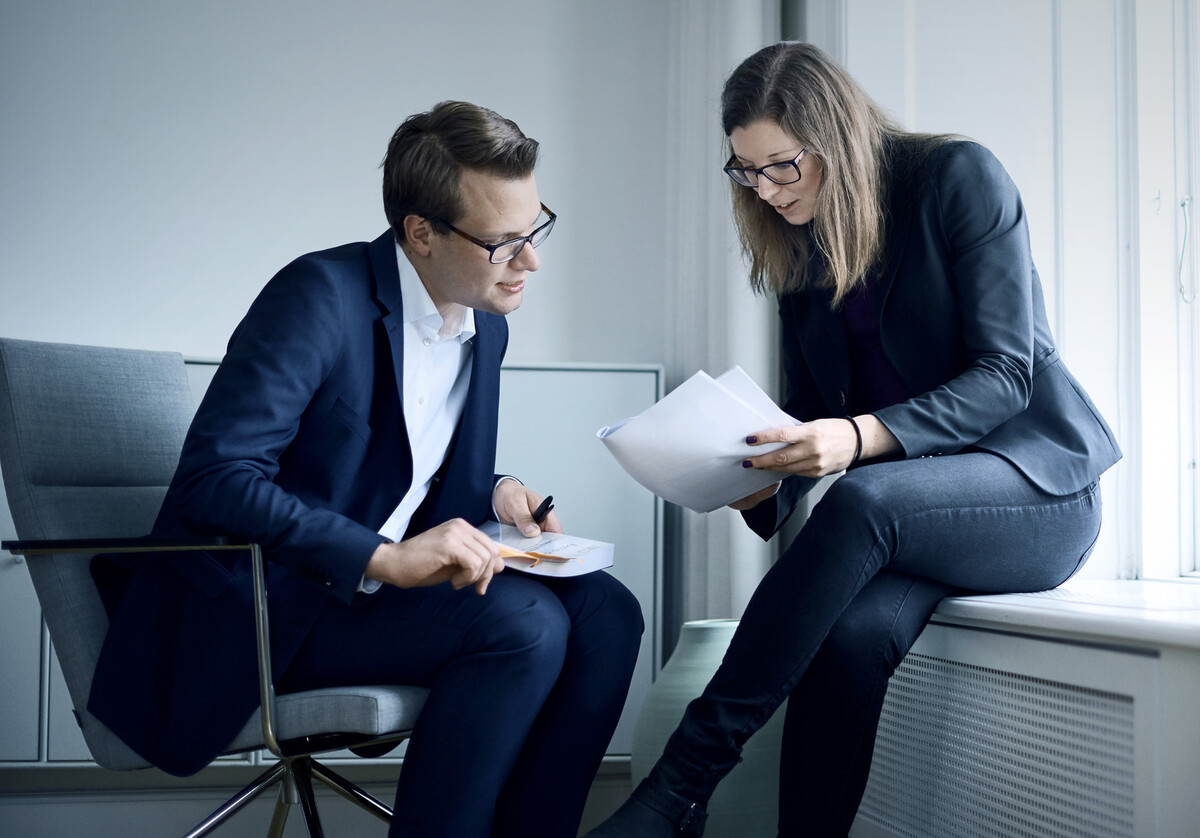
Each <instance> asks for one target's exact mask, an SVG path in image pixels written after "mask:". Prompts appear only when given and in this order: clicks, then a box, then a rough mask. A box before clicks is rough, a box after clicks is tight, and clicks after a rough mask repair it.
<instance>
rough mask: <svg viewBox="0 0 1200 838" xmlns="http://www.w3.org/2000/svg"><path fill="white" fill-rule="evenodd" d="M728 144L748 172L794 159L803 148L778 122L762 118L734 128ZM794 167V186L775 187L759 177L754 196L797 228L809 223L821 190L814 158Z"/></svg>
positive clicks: (818, 170) (770, 182)
mask: <svg viewBox="0 0 1200 838" xmlns="http://www.w3.org/2000/svg"><path fill="white" fill-rule="evenodd" d="M729 142H730V145H732V146H733V156H734V157H735V158H736V160H737V161H738V164H739V165H741V166H745V167H746V168H750V169H758V168H760V167H762V166H769V165H770V164H772V163H782V162H787V161H789V160H794V159H796V155H797V154H799V153H800V150H801V149H802V148H803V146H802V145H801V144H800V143H798V142H797V141H796V140H795V139H794V138H793V137H792V136H791V135H790V134H787V133H786V132H784V130H783V129H782V128H780V127H779V124H778V123H776V122H771V121H769V120H765V119H764V120H759V121H758V122H752V123H750V124H749V125H747V126H746V127H745V128H734V129H733V131H732V132H731V133H730V135H729ZM798 165H799V166H800V180H798V181H796V182H795V183H785V184H778V183H775V182H773V181H772V180H770V179H769V178H767V177H763V176H761V175H760V176H759V178H758V186H756V187H754V189H755V191H756V192H758V197H760V198H762V199H763V200H764V201H766V202H767V203H768V204H770V205H771V206H772V207H774V208H775V211H776V212H777V213H779V214H780V215H782V216H783V218H784V220H785V221H787V222H788V223H789V224H795V225H797V226H799V225H802V224H807V223H808V222H810V221H812V220H813V215H814V214H815V212H816V204H817V192H819V191H820V189H821V164H820V163H818V162H817V159H816V155H814V154H813V153H812V152H809V153H807V154H805V155H804V156H803V157H801V158H800V163H799V164H798ZM746 188H749V187H746Z"/></svg>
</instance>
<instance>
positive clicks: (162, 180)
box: [0, 0, 668, 362]
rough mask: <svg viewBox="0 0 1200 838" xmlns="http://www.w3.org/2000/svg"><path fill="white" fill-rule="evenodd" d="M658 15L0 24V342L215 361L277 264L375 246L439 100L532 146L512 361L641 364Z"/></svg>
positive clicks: (528, 6) (485, 8)
mask: <svg viewBox="0 0 1200 838" xmlns="http://www.w3.org/2000/svg"><path fill="white" fill-rule="evenodd" d="M667 17H668V9H667V5H666V4H664V3H659V2H651V3H646V2H642V0H583V2H571V3H562V2H558V0H509V2H506V3H504V4H503V5H502V6H501V5H498V4H496V3H491V2H487V0H443V2H440V3H415V2H395V0H391V2H389V0H344V2H341V3H325V2H319V0H297V1H296V2H288V3H282V2H278V1H277V0H209V2H204V3H186V2H181V0H163V1H162V2H142V1H140V0H109V2H105V3H95V2H89V0H47V2H39V3H5V4H3V7H2V8H0V114H3V117H2V118H0V150H2V153H0V195H2V196H3V198H2V201H3V203H2V205H0V334H2V335H5V336H8V337H17V338H29V339H36V340H62V341H69V342H76V343H94V344H104V345H115V346H131V347H139V348H154V349H174V350H179V351H182V352H184V353H185V354H189V355H200V356H220V355H221V354H222V352H223V348H224V344H225V341H226V339H227V338H228V335H229V333H230V332H231V330H232V329H233V327H234V325H235V324H236V323H237V321H238V319H239V318H240V317H241V315H242V314H243V313H244V311H245V309H246V307H247V306H248V305H249V303H250V301H251V300H252V299H253V298H254V296H255V294H256V293H257V292H258V290H259V289H260V288H261V287H262V285H263V284H264V283H265V282H266V281H267V280H268V279H269V278H270V277H271V275H272V274H273V273H274V272H275V271H276V270H278V269H279V268H280V267H282V266H283V265H284V264H285V263H286V262H287V261H289V260H290V259H292V258H293V257H295V256H298V255H300V254H301V253H304V252H307V251H309V250H314V249H318V248H322V247H328V246H332V245H336V244H340V243H342V242H345V241H359V240H363V239H372V238H374V237H375V236H377V235H379V234H380V233H381V232H383V230H384V229H385V228H386V221H385V219H384V216H383V212H382V207H381V202H380V197H379V191H380V186H379V185H380V171H379V169H378V164H379V163H380V161H381V160H382V158H383V154H384V151H385V150H386V147H387V141H388V139H389V137H390V135H391V133H392V131H393V130H394V129H395V127H396V126H397V125H398V124H399V123H400V122H401V121H402V120H403V119H404V118H405V117H406V116H408V115H409V114H411V113H414V112H417V111H421V110H425V109H427V108H429V107H430V106H431V105H433V104H434V103H436V102H438V101H440V100H442V99H448V98H461V99H467V100H471V101H475V102H478V103H480V104H483V105H486V106H488V107H491V108H493V109H495V110H497V111H499V112H500V113H502V114H504V115H505V116H508V117H510V118H512V119H514V120H515V121H516V122H517V123H518V124H519V125H520V126H521V127H522V129H523V130H524V131H525V132H526V133H527V134H529V135H530V136H532V137H534V138H536V139H538V140H540V141H541V142H542V145H543V158H542V165H541V167H540V169H539V173H538V182H539V187H540V191H541V194H542V197H543V199H544V201H545V203H546V204H547V205H548V206H550V207H552V208H553V209H554V210H555V211H556V212H558V213H559V216H560V221H559V224H558V226H557V227H556V229H555V232H554V235H553V236H552V237H551V238H550V239H549V241H548V242H547V244H546V245H545V246H544V250H543V251H542V255H543V260H544V267H543V269H542V271H541V272H540V273H539V274H538V275H537V276H536V277H535V278H534V280H533V281H531V282H530V286H529V291H528V292H527V294H526V303H525V306H524V307H523V308H522V309H521V311H520V312H519V313H517V314H516V315H514V316H513V317H512V319H511V323H512V327H513V337H512V342H511V345H510V350H509V360H512V361H519V362H537V361H551V360H552V361H591V360H597V361H599V360H603V361H635V362H661V360H662V352H663V347H662V338H661V328H660V325H659V324H660V322H661V310H662V307H663V304H664V301H663V291H662V289H663V283H662V282H661V276H662V273H663V270H664V266H665V263H666V256H665V249H664V244H663V233H662V231H663V226H664V217H665V202H666V199H665V187H664V175H663V157H664V155H665V154H666V140H665V137H666V119H665V116H664V114H665V110H666V109H665V99H666V90H667V82H666V79H667V67H666V61H667V58H666V37H667V36H666V30H667Z"/></svg>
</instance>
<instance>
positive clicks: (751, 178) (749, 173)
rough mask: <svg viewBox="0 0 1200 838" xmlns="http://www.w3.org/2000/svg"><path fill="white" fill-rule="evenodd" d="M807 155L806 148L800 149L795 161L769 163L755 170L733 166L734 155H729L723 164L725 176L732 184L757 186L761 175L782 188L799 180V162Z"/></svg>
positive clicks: (735, 156)
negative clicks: (728, 177)
mask: <svg viewBox="0 0 1200 838" xmlns="http://www.w3.org/2000/svg"><path fill="white" fill-rule="evenodd" d="M807 153H808V149H807V148H802V149H800V153H799V154H797V155H796V159H795V160H784V161H783V162H781V163H769V164H768V165H766V166H760V167H758V168H757V169H749V168H746V167H745V166H735V165H733V164H734V161H735V160H736V158H737V155H736V154H733V155H730V157H729V161H728V162H727V163H726V164H725V174H727V175H729V176H730V177H731V178H733V182H734V183H736V184H739V185H741V186H750V187H755V186H758V178H759V175H762V176H763V177H765V178H766V179H767V180H769V181H771V183H778V184H779V185H780V186H783V185H785V184H788V183H795V182H796V181H798V180H800V160H801V158H803V157H804V155H805V154H807Z"/></svg>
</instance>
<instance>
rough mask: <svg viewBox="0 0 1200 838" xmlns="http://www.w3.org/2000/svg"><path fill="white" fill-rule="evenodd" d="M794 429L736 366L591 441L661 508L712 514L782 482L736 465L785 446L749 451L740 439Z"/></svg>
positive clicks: (686, 386) (690, 383)
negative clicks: (602, 447)
mask: <svg viewBox="0 0 1200 838" xmlns="http://www.w3.org/2000/svg"><path fill="white" fill-rule="evenodd" d="M799 424H800V422H798V421H797V420H795V419H793V418H792V417H791V416H788V415H787V414H786V413H784V412H783V411H782V410H781V409H780V408H779V407H778V406H777V405H776V404H775V403H774V402H773V401H771V399H770V397H769V396H768V395H767V394H766V393H764V392H763V391H762V389H761V388H760V387H759V386H758V385H757V384H755V383H754V380H753V379H751V378H750V376H748V375H746V373H745V372H744V371H743V370H742V368H741V367H736V366H735V367H733V368H732V369H730V370H729V371H727V372H725V373H724V374H723V375H721V376H719V377H717V378H712V377H710V376H709V375H708V374H707V373H705V372H704V371H700V372H698V373H696V374H695V375H693V376H692V377H691V378H689V379H688V380H687V381H685V382H683V383H682V384H680V385H679V386H678V387H677V388H675V389H674V390H673V391H671V393H670V394H668V395H667V396H666V397H664V398H663V399H661V400H660V401H659V402H658V403H656V404H654V405H652V406H650V407H649V408H647V409H646V410H645V411H643V412H642V413H640V414H638V415H637V416H634V417H633V418H632V419H626V420H625V421H624V422H619V423H617V424H616V425H609V426H607V427H604V428H601V429H600V430H599V431H597V432H596V436H598V437H599V438H600V439H601V440H602V441H603V442H604V445H605V446H606V447H607V448H608V450H609V452H610V453H611V454H612V455H613V457H615V458H616V460H617V462H618V463H620V464H621V467H622V468H623V469H625V471H626V472H627V473H628V474H629V476H630V477H632V478H633V479H634V480H636V481H637V482H638V483H641V484H642V485H643V486H645V487H646V488H647V489H649V490H650V491H651V492H653V493H654V494H656V495H658V496H659V497H661V498H662V499H663V500H667V501H670V502H671V503H676V504H679V505H680V506H685V507H687V508H688V509H693V510H695V511H696V512H712V511H713V510H714V509H720V508H721V507H722V506H728V505H729V504H731V503H733V502H734V501H736V500H741V499H742V498H744V497H746V496H748V495H752V494H754V493H755V492H757V491H759V490H760V489H765V488H766V487H767V486H770V485H771V484H772V483H776V482H778V481H779V480H780V479H782V478H783V476H784V475H782V474H781V473H779V472H776V471H762V470H759V469H748V468H742V460H745V459H746V458H748V457H753V456H756V455H759V454H765V453H767V452H769V451H777V450H778V449H780V448H783V447H784V446H785V444H784V443H772V444H770V445H754V446H751V445H748V444H746V437H747V436H749V435H750V434H752V433H754V432H756V431H764V430H768V429H771V428H782V427H787V426H790V425H799Z"/></svg>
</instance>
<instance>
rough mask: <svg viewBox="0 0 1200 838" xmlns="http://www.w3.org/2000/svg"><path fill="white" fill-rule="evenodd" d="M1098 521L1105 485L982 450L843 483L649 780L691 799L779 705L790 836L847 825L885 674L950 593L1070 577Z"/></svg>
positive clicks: (765, 587) (784, 564) (891, 466)
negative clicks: (1032, 470) (1039, 483)
mask: <svg viewBox="0 0 1200 838" xmlns="http://www.w3.org/2000/svg"><path fill="white" fill-rule="evenodd" d="M1099 531H1100V493H1099V488H1098V486H1097V485H1096V484H1092V485H1091V486H1089V487H1087V488H1085V489H1083V490H1081V491H1079V492H1077V493H1075V494H1073V495H1067V496H1057V495H1049V494H1046V493H1045V492H1043V491H1041V490H1040V489H1038V488H1037V487H1036V486H1034V485H1033V484H1031V483H1030V482H1029V481H1028V480H1027V479H1026V478H1025V477H1024V476H1023V475H1022V474H1021V473H1020V472H1018V471H1017V470H1016V469H1015V468H1013V467H1012V466H1011V465H1010V464H1009V463H1008V462H1007V461H1005V460H1003V459H1002V458H1000V457H997V456H995V455H992V454H988V453H983V452H973V453H966V454H959V455H954V456H944V457H929V458H923V459H914V460H904V461H899V462H887V463H879V464H876V465H865V466H862V467H859V468H856V469H853V470H851V471H849V472H847V473H846V474H845V475H843V476H842V477H841V478H839V479H838V480H836V481H835V482H834V483H833V485H832V486H831V487H830V488H829V490H828V491H827V492H826V494H825V496H824V497H823V498H822V499H821V501H820V502H819V503H818V504H817V505H816V506H815V507H814V508H813V511H812V514H811V516H810V517H809V520H808V521H807V522H806V523H805V524H804V527H803V528H802V529H801V531H800V534H799V535H798V536H797V537H796V540H795V541H794V542H793V543H792V545H791V546H790V547H789V548H788V549H787V551H786V552H785V553H784V554H783V556H782V557H781V558H780V559H779V561H778V562H776V564H775V565H774V566H773V567H772V568H771V570H770V571H769V572H768V573H767V575H766V577H765V578H764V579H763V581H762V582H761V583H760V584H759V586H758V589H757V590H756V591H755V593H754V596H753V597H752V598H751V600H750V603H749V605H748V606H747V607H746V611H745V613H744V614H743V616H742V618H741V622H740V623H739V625H738V629H737V632H736V633H735V634H734V637H733V640H732V641H731V643H730V647H729V650H728V652H727V653H726V655H725V659H724V661H723V662H722V664H721V666H720V668H719V669H718V670H717V672H716V674H715V675H714V676H713V678H712V680H711V681H710V682H709V684H708V686H707V687H706V688H705V690H704V692H703V693H702V694H701V695H700V697H699V698H697V699H696V700H694V701H693V702H692V703H691V704H690V705H689V706H688V708H687V711H686V712H685V714H684V718H683V721H682V722H681V723H680V725H679V727H678V728H677V729H676V731H675V733H674V734H673V735H672V737H671V739H670V740H669V742H668V744H667V747H666V750H665V752H664V755H663V758H662V759H661V760H660V761H659V764H658V765H657V766H656V768H655V772H654V773H653V774H652V776H651V779H652V780H657V781H659V782H660V783H663V784H665V785H667V786H668V787H670V788H672V789H673V790H675V791H677V792H679V793H681V794H683V795H684V796H685V797H689V798H691V799H694V800H698V801H705V800H707V797H708V795H710V794H711V793H712V789H713V787H714V786H715V785H716V782H717V781H718V780H719V779H720V778H721V777H723V776H724V775H725V774H726V773H727V772H728V771H729V770H730V769H732V768H733V766H734V765H736V764H737V762H738V760H739V754H740V752H741V749H742V746H743V744H744V743H745V742H746V740H747V739H749V737H750V736H751V734H753V733H754V732H755V731H757V730H758V729H759V728H760V727H762V726H763V725H764V724H765V723H766V722H767V720H768V719H769V718H770V717H771V715H772V714H773V713H774V712H775V710H776V709H777V708H778V707H779V705H780V704H782V703H783V701H784V699H787V698H789V697H790V698H791V700H790V702H789V704H788V710H787V718H786V723H785V725H784V733H783V743H782V758H781V766H780V826H779V834H780V835H781V836H799V835H803V836H825V835H838V836H841V835H845V834H846V832H847V831H848V830H849V828H850V824H851V822H852V821H853V819H854V815H855V812H856V811H857V809H858V804H859V802H860V800H861V798H862V793H863V789H864V787H865V785H866V781H867V775H868V773H869V770H870V765H871V753H872V751H873V749H874V743H875V730H876V727H877V725H878V721H879V714H880V710H881V708H882V705H883V698H884V693H885V691H886V689H887V682H888V679H889V678H890V677H891V675H892V672H893V671H894V670H895V668H896V667H897V666H898V665H899V663H900V661H901V660H902V659H903V657H904V655H905V654H906V653H907V652H908V650H909V648H910V647H911V646H912V644H913V643H914V642H915V641H916V638H917V636H918V635H919V634H920V633H921V630H922V629H923V628H924V627H925V624H926V623H927V622H928V620H929V617H930V615H931V614H932V613H933V609H934V608H935V607H936V606H937V603H938V601H939V600H940V599H941V598H942V597H944V596H946V595H947V594H950V593H971V592H986V593H1000V592H1015V591H1038V590H1045V589H1048V588H1053V587H1054V586H1056V585H1059V584H1061V583H1062V582H1063V581H1065V580H1066V579H1068V578H1069V577H1070V576H1071V575H1072V574H1073V573H1074V572H1075V571H1076V570H1077V569H1078V568H1079V567H1080V566H1081V565H1082V564H1083V562H1084V560H1085V559H1086V558H1087V556H1088V554H1089V553H1090V552H1091V550H1092V547H1093V546H1094V545H1095V542H1096V538H1097V535H1098V534H1099Z"/></svg>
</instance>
